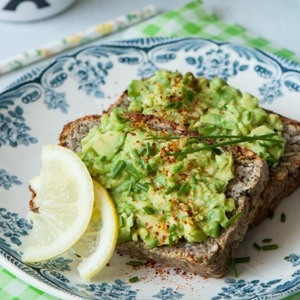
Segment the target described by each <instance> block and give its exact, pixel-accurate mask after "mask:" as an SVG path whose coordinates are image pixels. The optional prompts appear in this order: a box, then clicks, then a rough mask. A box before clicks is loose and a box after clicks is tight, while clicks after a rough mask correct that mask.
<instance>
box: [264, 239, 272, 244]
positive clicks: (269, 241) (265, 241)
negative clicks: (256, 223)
mask: <svg viewBox="0 0 300 300" xmlns="http://www.w3.org/2000/svg"><path fill="white" fill-rule="evenodd" d="M262 242H263V243H265V244H268V243H271V242H272V239H263V240H262Z"/></svg>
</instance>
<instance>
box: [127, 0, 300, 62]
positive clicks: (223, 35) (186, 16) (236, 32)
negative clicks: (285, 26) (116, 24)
mask: <svg viewBox="0 0 300 300" xmlns="http://www.w3.org/2000/svg"><path fill="white" fill-rule="evenodd" d="M201 4H202V1H201V0H198V1H193V2H190V3H188V4H186V5H185V6H183V7H181V8H179V9H175V10H170V11H168V12H166V13H164V14H162V15H159V16H158V17H155V18H152V19H150V20H149V21H146V22H143V23H142V24H140V25H136V26H134V27H132V28H129V29H127V30H126V31H125V32H124V35H123V38H134V37H140V36H148V37H149V36H171V37H185V36H196V37H200V38H207V39H216V40H221V41H229V42H234V43H238V44H245V45H248V46H252V47H256V48H261V49H264V50H267V51H269V52H273V53H275V54H278V55H280V56H282V57H285V58H288V59H291V60H294V61H298V62H300V58H299V57H297V56H296V55H295V53H294V52H292V51H290V50H288V49H285V48H282V47H280V46H279V45H276V44H274V43H271V42H270V41H268V40H266V39H264V38H262V37H258V36H255V35H253V34H251V33H249V32H248V31H247V30H246V29H245V28H244V27H242V26H240V25H237V24H236V25H232V24H227V23H224V22H223V21H221V20H220V19H219V18H218V17H217V16H216V15H214V14H209V13H207V12H206V11H205V10H204V9H203V7H202V5H201Z"/></svg>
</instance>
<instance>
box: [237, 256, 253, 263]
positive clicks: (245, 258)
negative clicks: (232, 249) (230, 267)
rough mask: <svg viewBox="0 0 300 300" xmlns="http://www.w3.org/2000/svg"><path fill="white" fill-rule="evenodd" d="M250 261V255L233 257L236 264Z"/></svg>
mask: <svg viewBox="0 0 300 300" xmlns="http://www.w3.org/2000/svg"><path fill="white" fill-rule="evenodd" d="M249 261H250V256H245V257H237V258H234V262H235V263H236V264H242V263H246V262H249Z"/></svg>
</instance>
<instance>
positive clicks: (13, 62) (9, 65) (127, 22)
mask: <svg viewBox="0 0 300 300" xmlns="http://www.w3.org/2000/svg"><path fill="white" fill-rule="evenodd" d="M156 14H157V10H156V8H155V7H154V6H153V5H150V6H147V7H144V8H143V9H141V10H137V11H132V12H130V13H128V14H127V15H124V16H120V17H117V18H116V19H112V20H110V21H107V22H104V23H100V24H98V25H96V26H93V27H91V28H88V29H87V30H85V31H82V32H78V33H76V34H74V35H70V36H67V37H64V38H62V39H60V40H58V41H55V42H52V43H49V44H46V45H44V46H43V47H41V48H39V49H34V50H29V51H26V52H25V53H23V54H19V55H16V56H13V57H10V58H8V59H5V60H2V61H0V75H3V74H6V73H8V72H11V71H14V70H18V69H21V68H23V67H25V66H27V65H30V64H32V63H35V62H38V61H40V60H43V59H46V58H49V57H51V56H54V55H56V54H59V53H61V52H63V51H66V50H68V49H71V48H74V47H78V46H81V45H84V44H86V43H89V42H92V41H94V40H96V39H98V38H101V37H103V36H106V35H109V34H112V33H115V32H117V31H119V30H122V29H125V28H127V27H129V26H132V25H134V24H136V23H138V22H141V21H143V20H146V19H148V18H151V17H153V16H155V15H156Z"/></svg>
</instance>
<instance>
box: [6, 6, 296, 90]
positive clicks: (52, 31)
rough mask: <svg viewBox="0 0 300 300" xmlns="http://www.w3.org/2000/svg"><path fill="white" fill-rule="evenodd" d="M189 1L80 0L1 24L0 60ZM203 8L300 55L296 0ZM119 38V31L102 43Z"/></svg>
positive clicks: (9, 77)
mask: <svg viewBox="0 0 300 300" xmlns="http://www.w3.org/2000/svg"><path fill="white" fill-rule="evenodd" d="M187 2H189V0H78V1H77V2H76V4H74V5H73V6H72V7H71V8H70V9H69V10H67V11H66V12H64V13H62V14H60V15H58V16H55V17H53V18H50V19H48V20H44V21H40V22H35V23H21V24H13V23H4V22H3V23H2V22H0V60H1V59H4V58H7V57H9V56H11V55H15V54H19V53H22V52H24V51H26V50H29V49H32V48H36V47H40V46H41V45H43V44H45V43H48V42H50V41H53V40H56V39H58V38H61V37H63V36H65V35H68V34H72V33H75V32H77V31H80V30H83V29H85V28H88V27H90V26H92V25H94V24H97V23H99V22H102V21H105V20H108V19H111V18H114V17H116V16H119V15H122V14H125V13H127V12H129V11H130V10H134V9H137V8H142V7H144V6H145V5H148V4H150V3H153V4H154V5H155V6H156V7H157V8H158V9H159V11H166V10H169V9H171V8H175V7H178V6H181V5H184V4H185V3H187ZM204 5H205V7H206V8H207V9H208V10H209V11H211V12H214V13H216V14H217V15H218V16H219V17H220V18H221V19H222V20H224V21H226V22H228V23H239V24H241V25H243V26H244V27H245V28H247V29H249V30H250V31H251V32H253V33H254V34H258V35H260V36H262V37H265V38H267V39H269V40H271V41H273V42H275V43H277V44H279V45H282V46H284V47H286V48H288V49H290V50H292V51H294V52H296V53H297V54H298V55H299V57H300V38H299V29H300V17H299V16H300V0H285V1H282V0H204ZM120 36H121V33H118V34H115V35H111V36H109V37H107V38H106V39H102V41H104V40H106V41H107V40H113V39H118V38H120ZM29 68H30V67H29ZM26 70H28V68H24V69H22V70H20V71H16V72H13V73H10V74H7V75H3V76H1V77H0V90H2V89H3V88H4V87H5V86H7V85H8V84H9V83H10V82H11V81H13V80H14V79H16V78H17V77H19V76H20V75H21V74H23V73H24V72H26Z"/></svg>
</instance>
